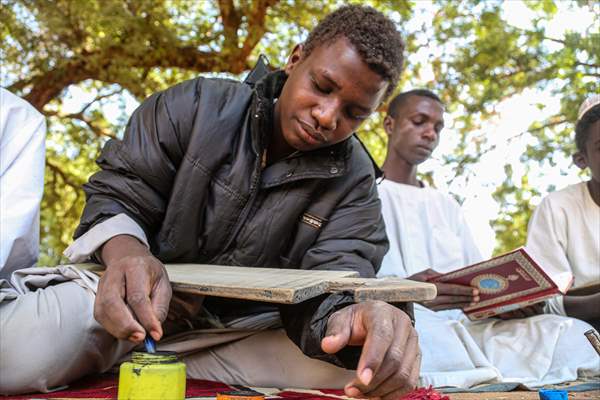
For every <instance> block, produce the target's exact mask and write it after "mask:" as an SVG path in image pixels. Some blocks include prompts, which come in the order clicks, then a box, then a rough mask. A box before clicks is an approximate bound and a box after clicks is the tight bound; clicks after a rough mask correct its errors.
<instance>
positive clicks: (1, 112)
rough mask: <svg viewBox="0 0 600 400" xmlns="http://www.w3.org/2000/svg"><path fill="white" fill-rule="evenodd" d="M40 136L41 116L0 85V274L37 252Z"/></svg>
mask: <svg viewBox="0 0 600 400" xmlns="http://www.w3.org/2000/svg"><path fill="white" fill-rule="evenodd" d="M45 136H46V121H45V119H44V117H43V116H42V115H41V114H40V113H39V112H38V111H37V110H36V109H35V108H34V107H33V106H31V105H30V104H29V103H27V102H26V101H25V100H23V99H21V98H19V97H17V96H15V95H14V94H12V93H10V92H9V91H7V90H5V89H2V88H0V237H1V238H2V240H1V241H0V278H7V277H8V275H10V273H12V272H13V271H14V270H16V269H19V268H27V267H31V266H32V265H34V264H35V263H36V261H37V258H38V251H39V230H40V203H41V200H42V194H43V192H44V160H45V145H44V141H45Z"/></svg>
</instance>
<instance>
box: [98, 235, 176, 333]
mask: <svg viewBox="0 0 600 400" xmlns="http://www.w3.org/2000/svg"><path fill="white" fill-rule="evenodd" d="M102 260H103V262H104V264H105V265H106V271H105V272H104V275H102V277H101V278H100V283H99V285H98V291H97V293H96V301H95V303H94V318H96V321H98V322H99V323H100V324H101V325H102V326H103V327H104V329H106V330H107V331H108V332H109V333H110V334H111V335H113V336H115V337H116V338H119V339H128V340H130V341H132V342H134V343H139V342H141V341H142V340H144V338H145V337H146V332H148V333H149V334H150V335H151V336H152V338H154V340H159V339H160V338H161V337H162V335H163V331H162V326H161V324H162V322H164V320H165V319H166V318H167V313H168V310H169V303H170V301H171V294H172V289H171V284H170V283H169V277H168V275H167V271H166V269H165V267H164V265H163V264H162V263H161V262H160V261H159V260H158V259H157V258H156V257H154V256H153V255H152V254H151V253H150V251H149V250H148V249H147V248H146V247H145V246H144V245H143V244H142V243H140V242H139V241H138V240H137V239H136V238H134V237H132V236H128V235H119V236H115V237H113V238H112V239H110V240H109V241H108V242H106V243H105V244H104V246H103V248H102Z"/></svg>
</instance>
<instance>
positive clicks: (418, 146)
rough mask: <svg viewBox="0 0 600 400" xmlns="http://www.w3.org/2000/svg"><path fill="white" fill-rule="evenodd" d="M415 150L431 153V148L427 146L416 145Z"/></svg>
mask: <svg viewBox="0 0 600 400" xmlns="http://www.w3.org/2000/svg"><path fill="white" fill-rule="evenodd" d="M417 148H418V149H421V150H425V151H426V152H428V153H431V152H432V151H433V148H431V147H429V146H426V145H423V144H419V145H417Z"/></svg>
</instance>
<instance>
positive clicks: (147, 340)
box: [144, 336, 156, 353]
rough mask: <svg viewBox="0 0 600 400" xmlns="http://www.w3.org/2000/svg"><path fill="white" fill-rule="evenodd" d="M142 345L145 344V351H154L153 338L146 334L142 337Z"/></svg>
mask: <svg viewBox="0 0 600 400" xmlns="http://www.w3.org/2000/svg"><path fill="white" fill-rule="evenodd" d="M144 345H145V346H146V352H148V353H156V343H154V339H152V338H151V337H150V336H146V338H145V339H144Z"/></svg>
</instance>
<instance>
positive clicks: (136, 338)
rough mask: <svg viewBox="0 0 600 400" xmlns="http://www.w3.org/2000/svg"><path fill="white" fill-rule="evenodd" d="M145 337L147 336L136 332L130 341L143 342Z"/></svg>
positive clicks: (130, 337)
mask: <svg viewBox="0 0 600 400" xmlns="http://www.w3.org/2000/svg"><path fill="white" fill-rule="evenodd" d="M145 337H146V335H144V334H142V333H140V332H135V333H132V334H131V336H129V340H130V341H131V342H141V341H142V340H144V338H145Z"/></svg>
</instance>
